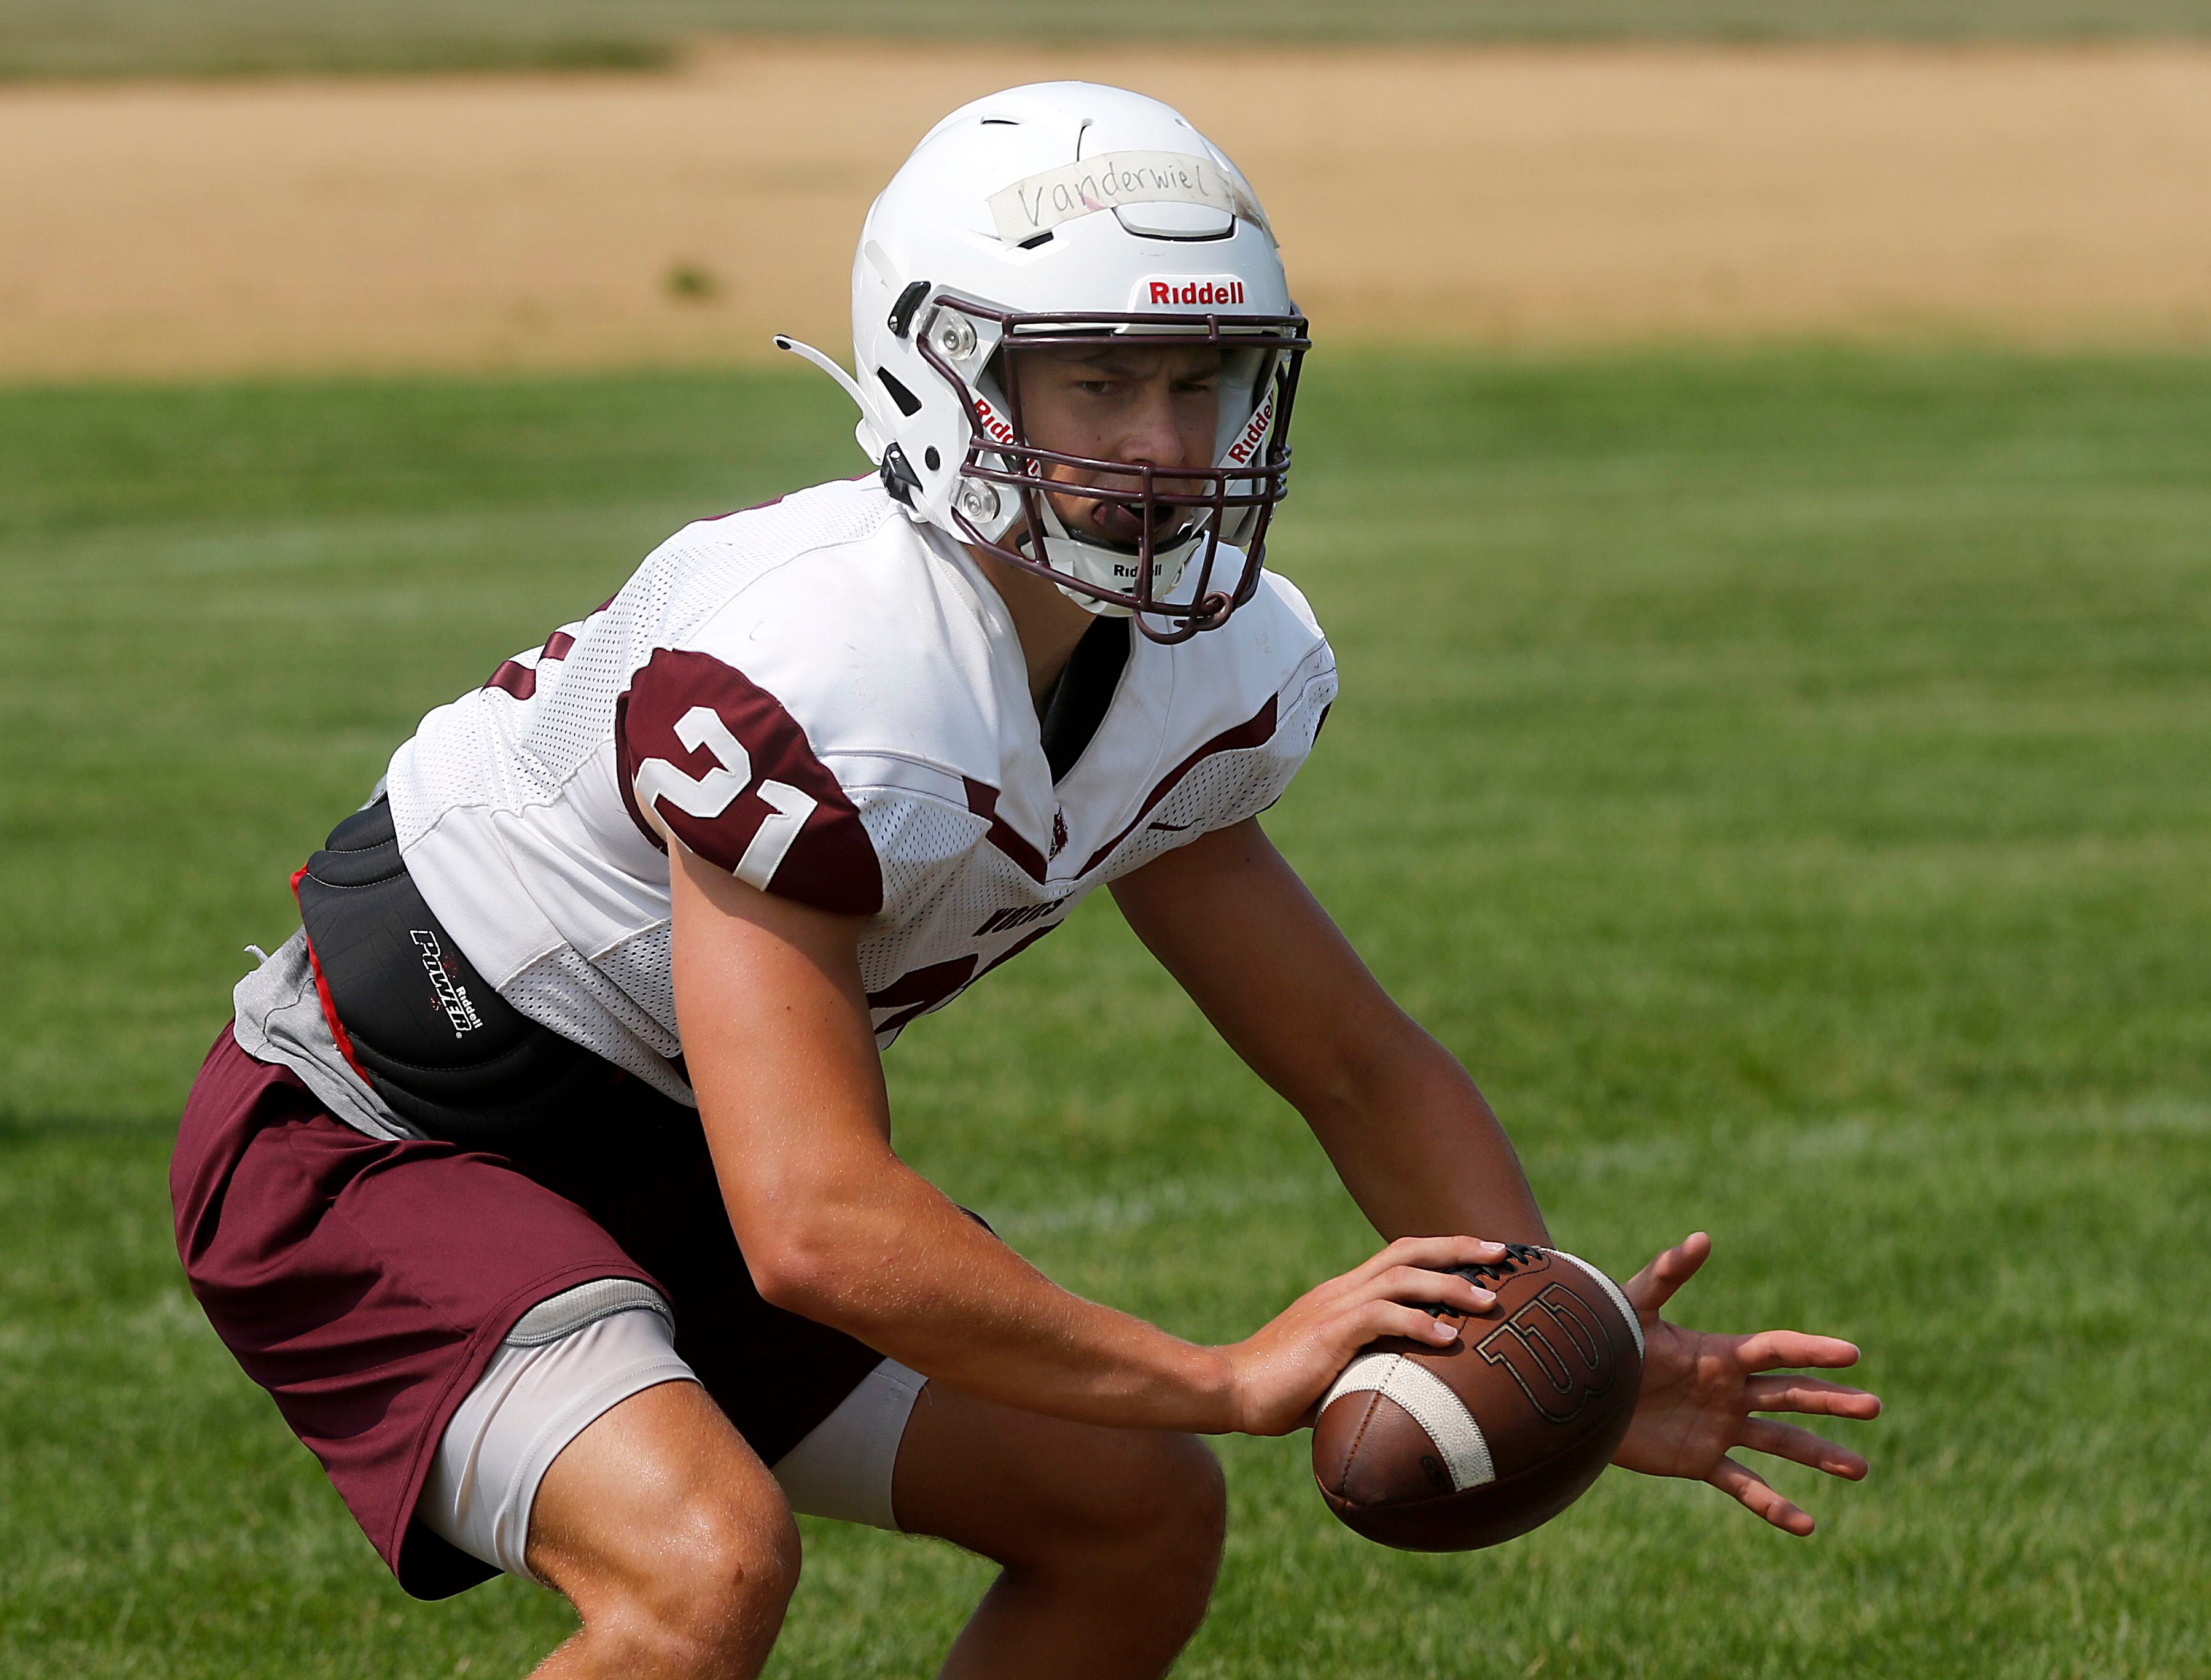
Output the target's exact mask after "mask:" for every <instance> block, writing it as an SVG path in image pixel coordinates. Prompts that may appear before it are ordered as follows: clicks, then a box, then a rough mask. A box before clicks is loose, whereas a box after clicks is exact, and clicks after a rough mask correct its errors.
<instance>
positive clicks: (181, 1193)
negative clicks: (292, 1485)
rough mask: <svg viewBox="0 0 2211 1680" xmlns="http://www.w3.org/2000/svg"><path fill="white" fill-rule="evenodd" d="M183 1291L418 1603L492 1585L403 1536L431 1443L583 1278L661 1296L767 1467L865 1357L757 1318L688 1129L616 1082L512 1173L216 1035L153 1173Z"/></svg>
mask: <svg viewBox="0 0 2211 1680" xmlns="http://www.w3.org/2000/svg"><path fill="white" fill-rule="evenodd" d="M169 1191H170V1196H171V1199H172V1200H173V1203H174V1206H175V1209H176V1219H177V1248H178V1252H179V1254H181V1255H182V1256H183V1258H184V1262H185V1274H186V1276H187V1277H188V1278H190V1279H191V1286H192V1293H193V1294H194V1295H195V1296H197V1297H198V1299H199V1302H200V1305H201V1307H202V1308H204V1309H205V1311H206V1313H207V1315H208V1318H209V1321H210V1322H212V1323H213V1324H214V1326H215V1333H216V1334H217V1335H219V1336H221V1338H222V1340H223V1344H224V1345H225V1346H227V1347H228V1348H229V1350H230V1351H231V1352H232V1353H233V1355H234V1356H235V1357H237V1360H238V1363H239V1364H240V1365H242V1366H244V1367H245V1373H246V1375H248V1376H250V1377H251V1378H252V1379H253V1380H254V1381H256V1382H257V1383H259V1384H260V1385H261V1386H262V1387H264V1388H265V1389H267V1390H268V1391H269V1393H270V1395H271V1396H272V1397H274V1399H276V1409H277V1410H278V1411H281V1412H282V1414H283V1416H284V1421H285V1422H286V1423H288V1424H290V1425H291V1427H292V1431H293V1433H294V1434H295V1435H298V1436H299V1437H300V1440H301V1441H304V1442H305V1443H306V1446H307V1447H308V1448H309V1449H310V1450H311V1451H312V1452H313V1453H314V1454H315V1456H316V1457H317V1458H318V1459H321V1460H322V1465H323V1468H324V1470H325V1471H326V1472H329V1475H330V1481H331V1483H332V1484H333V1485H334V1486H336V1489H337V1490H338V1493H339V1496H341V1497H342V1498H343V1499H344V1501H345V1502H346V1505H347V1507H348V1508H349V1509H350V1510H351V1511H352V1512H353V1514H354V1520H355V1521H357V1522H359V1523H360V1526H361V1529H362V1531H363V1532H365V1533H366V1534H367V1536H368V1538H369V1540H370V1542H371V1543H372V1544H373V1545H374V1546H375V1547H376V1550H377V1551H378V1552H379V1554H380V1555H381V1556H382V1557H383V1558H384V1561H385V1562H386V1563H387V1564H389V1565H390V1566H391V1569H392V1572H393V1573H394V1574H397V1576H398V1578H399V1582H400V1585H401V1586H403V1587H405V1588H406V1589H407V1591H408V1592H411V1593H413V1594H414V1595H415V1597H417V1598H445V1597H446V1596H448V1595H450V1594H451V1593H455V1592H462V1591H463V1590H464V1589H466V1588H468V1587H470V1586H475V1585H476V1584H477V1583H478V1582H479V1581H482V1580H488V1579H489V1578H490V1577H491V1576H492V1575H493V1574H495V1573H497V1572H496V1571H495V1570H494V1569H493V1568H491V1567H490V1566H489V1565H488V1564H485V1563H482V1562H478V1561H477V1560H476V1559H475V1558H473V1557H470V1556H467V1555H466V1554H465V1553H463V1552H461V1551H459V1550H456V1549H455V1548H454V1547H452V1546H451V1545H449V1544H446V1543H445V1541H444V1540H442V1539H440V1538H439V1537H438V1536H436V1535H435V1534H433V1533H431V1532H429V1530H427V1528H425V1527H423V1526H421V1524H419V1523H416V1522H415V1521H414V1520H413V1519H414V1512H415V1500H416V1499H417V1498H418V1497H419V1496H420V1495H421V1488H422V1481H423V1478H424V1477H425V1476H426V1475H427V1473H428V1471H429V1467H430V1462H431V1459H432V1458H433V1455H434V1454H435V1453H436V1451H437V1447H438V1441H439V1437H440V1436H441V1435H443V1433H444V1431H445V1425H446V1423H448V1422H449V1421H450V1420H451V1417H452V1415H453V1412H454V1411H455V1409H456V1408H457V1407H458V1406H459V1405H460V1403H461V1401H462V1400H463V1399H465V1398H466V1397H467V1395H468V1393H469V1389H470V1388H472V1387H474V1386H475V1384H476V1379H477V1378H478V1376H480V1375H482V1371H483V1368H484V1366H485V1364H486V1363H488V1361H489V1360H490V1358H491V1357H492V1354H493V1353H494V1351H495V1350H496V1349H497V1348H498V1346H499V1344H500V1341H501V1339H504V1338H505V1336H506V1333H507V1332H508V1331H509V1330H510V1329H512V1327H513V1326H514V1322H515V1320H517V1319H518V1318H520V1317H521V1316H522V1315H523V1314H524V1313H526V1312H528V1311H529V1310H530V1308H532V1307H534V1306H536V1304H537V1303H538V1302H541V1301H543V1300H546V1299H548V1297H550V1296H554V1295H557V1294H559V1293H560V1291H561V1290H565V1289H569V1288H572V1287H573V1286H574V1285H575V1284H582V1283H588V1282H589V1281H591V1279H592V1278H636V1279H638V1280H639V1281H640V1282H643V1283H646V1284H651V1285H652V1286H653V1287H654V1288H655V1289H657V1290H659V1291H660V1292H661V1294H662V1295H663V1296H666V1297H667V1299H668V1302H669V1305H670V1306H671V1307H672V1308H674V1309H675V1349H676V1351H677V1352H678V1353H680V1354H681V1355H682V1357H683V1358H684V1359H685V1360H686V1361H687V1362H688V1363H689V1364H690V1366H691V1369H693V1370H694V1372H696V1373H697V1375H698V1376H699V1379H700V1381H701V1382H702V1383H704V1384H705V1386H706V1392H707V1393H710V1394H712V1396H713V1397H714V1399H715V1400H716V1401H717V1402H718V1404H719V1405H720V1406H721V1408H722V1410H723V1411H725V1412H727V1413H728V1414H729V1416H730V1421H731V1422H732V1423H735V1424H736V1427H737V1429H738V1430H739V1432H740V1433H741V1434H742V1435H743V1436H744V1437H745V1439H746V1440H747V1441H748V1442H749V1443H750V1444H751V1446H752V1447H753V1450H754V1452H756V1453H759V1454H760V1457H761V1458H762V1459H766V1461H767V1462H769V1463H770V1464H772V1463H774V1462H775V1460H776V1459H779V1458H781V1457H782V1456H783V1454H784V1453H786V1452H788V1451H789V1450H790V1449H791V1447H793V1446H794V1445H796V1444H797V1442H798V1441H800V1440H801V1439H802V1438H803V1436H804V1435H806V1434H807V1433H808V1432H809V1430H811V1429H813V1428H814V1427H815V1424H817V1423H820V1422H821V1420H822V1419H823V1418H825V1417H827V1416H828V1415H829V1414H830V1412H832V1411H834V1410H835V1409H836V1407H837V1405H838V1403H839V1401H841V1400H842V1399H844V1398H845V1395H847V1394H849V1393H851V1391H852V1390H853V1388H854V1387H857V1385H858V1383H859V1381H860V1379H861V1378H862V1377H863V1376H865V1375H867V1373H868V1372H869V1370H871V1369H874V1367H875V1364H876V1363H878V1361H879V1360H880V1358H881V1355H879V1354H877V1353H876V1352H875V1351H873V1350H872V1349H870V1348H868V1347H866V1346H863V1345H862V1344H860V1343H858V1342H856V1341H854V1340H853V1339H851V1337H849V1336H845V1335H843V1334H840V1333H839V1332H837V1331H834V1330H831V1329H828V1328H827V1327H825V1326H821V1325H819V1324H815V1323H814V1322H812V1321H811V1320H807V1319H803V1318H800V1317H798V1316H797V1315H796V1314H791V1313H786V1312H783V1311H781V1310H779V1309H778V1308H773V1307H771V1306H769V1305H768V1304H767V1303H766V1302H764V1301H762V1300H761V1299H760V1295H759V1293H758V1291H756V1290H754V1288H753V1284H752V1278H751V1276H750V1274H749V1273H748V1272H747V1270H746V1268H745V1261H744V1256H743V1255H742V1254H741V1253H740V1252H739V1251H738V1248H737V1242H736V1236H734V1235H733V1234H732V1233H731V1231H730V1221H729V1217H728V1215H727V1214H726V1213H725V1212H724V1210H723V1206H722V1198H721V1193H720V1190H719V1188H718V1185H717V1183H716V1181H715V1178H714V1169H713V1165H712V1162H711V1160H710V1159H709V1158H708V1156H707V1153H706V1139H705V1138H704V1136H703V1134H702V1133H700V1127H699V1121H698V1116H697V1115H695V1114H694V1113H693V1112H692V1111H691V1110H690V1109H686V1108H684V1107H683V1106H682V1105H681V1104H680V1103H671V1102H669V1100H668V1099H667V1098H665V1097H661V1096H660V1095H659V1094H657V1092H654V1091H651V1090H650V1089H649V1088H648V1087H646V1086H645V1085H642V1084H640V1083H639V1081H637V1080H634V1079H626V1080H624V1081H622V1082H621V1087H620V1091H619V1094H618V1096H617V1097H615V1100H614V1101H613V1102H612V1103H610V1104H609V1110H608V1111H607V1112H606V1113H605V1114H604V1115H603V1116H601V1117H600V1118H599V1121H598V1123H597V1124H595V1125H594V1126H593V1127H592V1128H591V1133H590V1134H589V1135H588V1136H587V1137H578V1138H572V1139H567V1140H566V1141H563V1142H557V1143H547V1144H546V1145H543V1146H542V1148H538V1149H534V1150H533V1151H532V1152H531V1153H530V1156H529V1157H527V1158H526V1159H524V1158H518V1157H509V1156H505V1155H492V1154H486V1153H483V1152H482V1151H469V1150H463V1149H460V1148H457V1147H456V1146H455V1145H451V1144H445V1143H430V1142H412V1141H409V1142H391V1141H388V1140H386V1139H379V1138H372V1137H369V1136H367V1135H366V1133H360V1132H356V1131H354V1129H353V1128H352V1127H348V1126H347V1125H345V1124H344V1123H343V1122H342V1121H338V1120H335V1119H333V1118H332V1117H331V1116H330V1114H329V1113H328V1111H327V1110H325V1109H324V1107H323V1105H322V1104H321V1103H319V1102H318V1100H317V1099H316V1097H315V1096H314V1095H313V1093H312V1092H311V1091H309V1090H308V1089H307V1087H306V1085H304V1084H302V1083H301V1082H300V1079H299V1078H298V1077H297V1076H296V1075H295V1074H294V1073H292V1072H291V1071H290V1070H289V1069H287V1068H282V1067H272V1066H270V1065H269V1064H268V1063H265V1062H260V1061H255V1060H254V1059H253V1058H252V1057H251V1056H249V1055H246V1054H245V1051H243V1050H241V1049H239V1048H238V1043H237V1041H236V1040H235V1039H234V1038H233V1036H231V1030H230V1029H229V1028H228V1027H225V1028H224V1029H223V1030H222V1034H221V1036H220V1037H218V1038H217V1039H216V1040H215V1048H213V1049H212V1050H210V1051H209V1053H208V1058H207V1061H206V1062H205V1063H204V1064H203V1066H202V1067H201V1068H200V1073H199V1078H198V1079H197V1081H196V1082H195V1083H194V1085H193V1086H192V1093H191V1098H190V1099H189V1100H188V1101H187V1102H186V1103H185V1115H184V1122H183V1125H182V1127H181V1128H180V1130H179V1133H178V1138H177V1152H176V1157H175V1159H174V1161H173V1163H172V1164H171V1167H170V1169H169Z"/></svg>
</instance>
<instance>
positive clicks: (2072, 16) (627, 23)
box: [0, 0, 2211, 79]
mask: <svg viewBox="0 0 2211 1680" xmlns="http://www.w3.org/2000/svg"><path fill="white" fill-rule="evenodd" d="M702 33H778V34H807V35H824V34H826V35H861V36H876V37H881V36H886V35H888V36H904V37H910V38H918V39H973V38H978V37H986V36H993V35H998V36H1009V37H1015V38H1020V39H1042V40H1058V41H1079V40H1086V39H1096V40H1101V41H1115V42H1126V41H1131V40H1144V41H1150V42H1155V43H1156V42H1166V41H1172V40H1192V39H1199V40H1211V41H1230V40H1236V39H1290V40H1298V39H1307V40H1358V41H1390V40H1396V41H1423V40H1590V39H1625V40H1682V39H1687V40H1703V39H1723V40H1741V41H1762V40H1826V39H1841V40H1869V39H1870V40H1887V39H1901V40H2006V39H2023V40H2053V39H2055V40H2073V39H2089V40H2095V39H2129V38H2138V37H2145V36H2149V37H2155V36H2195V35H2202V34H2206V33H2211V0H1668V3H1664V4H1658V3H1654V0H1396V3H1394V4H1391V5H1388V6H1381V7H1376V6H1363V7H1352V6H1343V5H1338V4H1335V3H1331V0H1195V3H1193V0H1123V3H1121V4H1120V5H1118V6H1116V7H1114V8H1113V9H1112V10H1111V11H1110V12H1109V11H1101V10H1099V9H1097V8H1095V7H1091V6H1068V5H1062V4H1058V3H1056V0H931V3H930V4H927V5H920V4H916V3H914V0H376V3H375V4H373V5H369V4H363V3H360V0H354V3H351V4H346V3H341V0H319V3H312V4H308V3H302V0H185V3H179V0H7V3H6V4H5V5H4V6H0V79H4V78H7V77H11V76H12V77H24V76H146V75H187V76H194V75H197V76H209V75H212V76H235V75H257V74H260V75H265V74H272V73H286V72H292V71H300V70H336V71H352V72H360V71H369V72H385V71H397V72H407V71H415V70H452V69H465V70H482V69H490V70H503V69H647V68H651V67H653V66H655V65H658V64H663V63H668V62H669V60H670V59H671V58H672V57H674V56H675V54H676V52H677V51H679V50H680V45H681V42H682V41H684V40H685V39H688V38H690V37H693V36H695V35H699V34H702Z"/></svg>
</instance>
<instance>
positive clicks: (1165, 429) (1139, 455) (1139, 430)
mask: <svg viewBox="0 0 2211 1680" xmlns="http://www.w3.org/2000/svg"><path fill="white" fill-rule="evenodd" d="M1118 441H1119V447H1118V449H1117V450H1115V451H1114V455H1113V458H1114V459H1115V460H1117V461H1119V462H1124V463H1126V464H1127V465H1129V466H1131V467H1187V466H1190V464H1191V463H1190V462H1188V461H1185V460H1184V459H1183V456H1184V446H1183V434H1182V428H1181V427H1180V426H1178V424H1177V423H1176V415H1175V405H1174V389H1173V384H1172V381H1170V380H1168V379H1166V378H1157V379H1147V380H1146V381H1144V383H1143V385H1142V390H1141V392H1140V395H1139V397H1138V400H1137V401H1136V402H1135V403H1134V404H1133V405H1131V407H1130V411H1129V413H1128V414H1127V416H1126V419H1125V422H1124V427H1123V431H1122V435H1121V437H1120V438H1119V440H1118Z"/></svg>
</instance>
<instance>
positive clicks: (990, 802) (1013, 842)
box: [960, 776, 1045, 881]
mask: <svg viewBox="0 0 2211 1680" xmlns="http://www.w3.org/2000/svg"><path fill="white" fill-rule="evenodd" d="M960 781H961V782H962V783H965V784H966V789H967V808H968V809H969V810H970V811H972V812H973V813H975V814H976V815H977V816H978V817H980V818H982V819H983V820H984V822H986V823H988V824H990V832H989V833H988V834H986V835H984V839H986V840H988V841H989V842H990V843H991V844H992V845H994V846H996V848H997V849H999V850H1000V851H1002V852H1003V853H1004V854H1005V855H1007V856H1008V857H1009V858H1011V859H1012V860H1013V861H1014V867H1016V868H1017V869H1019V870H1020V871H1021V873H1023V874H1024V875H1027V877H1028V878H1029V879H1031V880H1033V881H1040V880H1042V879H1044V869H1045V864H1044V854H1043V853H1042V852H1040V851H1039V850H1038V849H1036V848H1035V847H1034V846H1032V845H1031V844H1029V843H1028V842H1027V841H1026V840H1024V839H1022V838H1021V836H1020V835H1019V834H1017V833H1015V831H1014V828H1013V825H1011V824H1010V823H1009V822H1007V820H1006V819H1004V818H1003V817H1001V816H1000V815H999V814H998V790H997V789H996V788H994V787H992V786H991V785H990V783H987V782H978V781H977V780H975V778H974V777H972V776H963V777H960Z"/></svg>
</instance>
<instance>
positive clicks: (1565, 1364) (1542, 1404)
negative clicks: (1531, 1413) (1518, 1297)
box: [1475, 1284, 1617, 1423]
mask: <svg viewBox="0 0 2211 1680" xmlns="http://www.w3.org/2000/svg"><path fill="white" fill-rule="evenodd" d="M1475 1352H1476V1353H1478V1354H1480V1355H1481V1357H1482V1358H1483V1359H1485V1360H1486V1361H1487V1362H1488V1363H1490V1364H1492V1365H1499V1366H1502V1367H1503V1368H1504V1369H1505V1375H1508V1376H1510V1377H1511V1379H1512V1381H1514V1382H1516V1383H1517V1384H1518V1385H1519V1386H1520V1392H1521V1393H1523V1394H1525V1395H1526V1396H1527V1397H1528V1404H1529V1405H1532V1406H1534V1407H1535V1408H1536V1411H1540V1412H1541V1413H1542V1414H1543V1416H1544V1417H1547V1418H1548V1419H1549V1420H1550V1421H1551V1422H1552V1423H1572V1421H1573V1420H1574V1419H1575V1418H1576V1417H1578V1416H1580V1414H1581V1410H1582V1408H1583V1407H1584V1406H1585V1405H1588V1404H1589V1403H1590V1401H1591V1400H1592V1399H1596V1397H1597V1396H1598V1395H1600V1394H1602V1393H1606V1392H1608V1390H1609V1389H1610V1388H1611V1387H1612V1383H1613V1378H1614V1376H1615V1375H1617V1373H1616V1371H1615V1370H1614V1359H1613V1354H1612V1343H1611V1341H1610V1339H1608V1337H1607V1336H1606V1334H1605V1329H1604V1326H1603V1324H1602V1322H1601V1321H1599V1320H1598V1319H1597V1316H1596V1314H1594V1313H1592V1312H1591V1311H1590V1308H1589V1307H1588V1305H1587V1303H1585V1302H1584V1301H1583V1300H1582V1299H1581V1297H1580V1296H1578V1295H1576V1294H1575V1293H1574V1292H1573V1291H1572V1290H1570V1289H1568V1288H1567V1287H1566V1285H1565V1284H1548V1285H1546V1286H1545V1288H1544V1290H1543V1292H1542V1294H1541V1295H1538V1296H1536V1298H1535V1299H1534V1300H1533V1301H1530V1302H1529V1303H1528V1304H1527V1305H1526V1306H1524V1307H1523V1308H1521V1309H1520V1310H1519V1311H1518V1312H1517V1313H1515V1314H1512V1316H1511V1318H1509V1319H1507V1320H1505V1322H1504V1323H1503V1324H1501V1325H1499V1326H1498V1327H1497V1328H1496V1329H1494V1330H1493V1331H1491V1332H1490V1333H1489V1334H1488V1335H1487V1336H1485V1337H1483V1338H1482V1339H1481V1342H1480V1344H1479V1345H1476V1347H1475Z"/></svg>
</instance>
